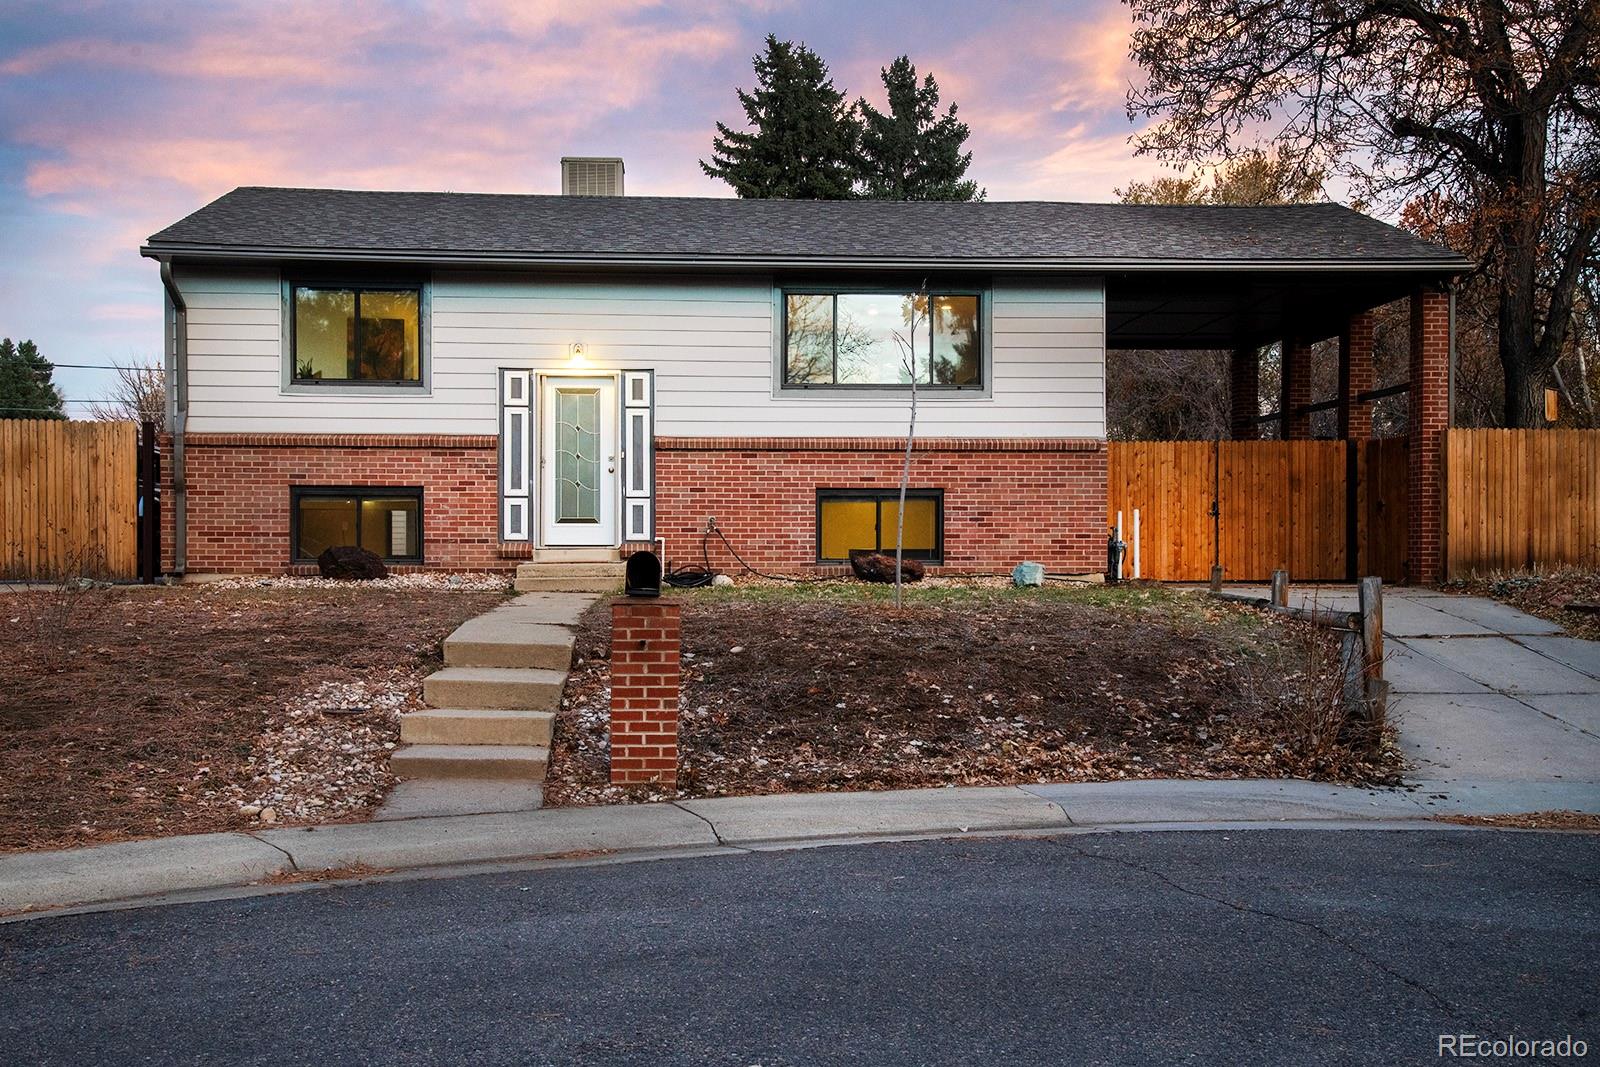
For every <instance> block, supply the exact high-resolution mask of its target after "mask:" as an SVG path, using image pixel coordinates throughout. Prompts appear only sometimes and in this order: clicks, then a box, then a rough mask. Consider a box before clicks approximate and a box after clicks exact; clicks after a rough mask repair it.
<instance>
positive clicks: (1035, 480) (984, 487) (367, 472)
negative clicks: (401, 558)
mask: <svg viewBox="0 0 1600 1067" xmlns="http://www.w3.org/2000/svg"><path fill="white" fill-rule="evenodd" d="M167 447H168V453H167V454H168V456H169V457H170V445H169V446H167ZM903 449H904V441H903V440H900V439H895V438H665V437H664V438H660V439H658V440H657V442H656V531H657V533H658V534H659V535H661V536H663V537H665V538H666V541H667V555H668V558H669V560H670V561H671V562H672V563H674V564H676V565H683V564H689V563H694V564H698V563H699V562H700V561H701V557H700V540H701V536H702V535H703V533H704V532H705V521H706V519H707V518H714V519H716V520H717V525H718V527H719V529H721V530H722V532H723V533H724V534H725V535H726V536H727V538H728V540H729V541H731V542H732V544H733V546H734V548H735V549H736V550H737V551H738V553H739V555H740V556H742V557H743V558H744V559H745V560H747V561H748V562H749V563H750V564H751V566H753V567H756V568H757V569H760V570H772V571H783V572H788V573H811V572H817V571H819V570H828V569H834V568H832V567H826V568H819V566H818V565H817V563H816V554H817V510H816V509H817V490H818V489H882V490H892V489H894V488H896V487H898V486H899V484H900V466H901V463H902V459H903ZM496 457H497V453H496V439H495V438H493V437H487V436H475V437H431V436H430V437H424V436H416V437H395V436H361V435H281V434H209V433H208V434H190V435H189V438H188V485H189V504H188V507H189V545H188V568H187V569H188V571H189V572H190V573H196V574H204V573H216V572H221V573H266V574H272V573H283V572H285V571H303V572H308V573H309V572H312V571H314V569H315V568H314V565H311V564H304V563H301V564H295V563H293V562H292V561H291V559H290V543H289V537H290V515H289V510H290V508H289V490H290V487H291V486H296V485H301V486H393V487H410V486H421V488H422V494H423V519H422V542H423V564H422V566H423V567H426V568H440V569H461V570H499V569H509V568H512V567H514V566H515V565H516V563H517V561H518V560H519V559H525V558H527V556H528V555H529V552H530V548H531V546H529V545H528V544H526V543H520V544H501V543H500V542H499V539H498V506H499V500H498V492H499V489H498V482H497V476H496V463H497V458H496ZM171 467H172V464H171V461H170V458H169V460H168V461H167V462H166V463H165V464H164V465H163V468H164V469H163V477H164V478H166V479H167V484H166V485H165V487H164V493H165V496H164V500H165V504H166V506H165V507H164V508H163V509H162V510H163V521H164V527H165V529H164V532H163V553H164V557H165V558H164V560H163V566H164V567H165V568H167V569H171V568H172V566H173V562H174V557H173V549H174V541H173V537H172V533H173V513H174V510H175V509H174V507H173V496H172V491H171V484H170V478H171ZM911 485H912V488H916V489H940V490H943V494H944V548H945V556H944V563H943V569H944V570H946V571H949V572H956V573H960V572H982V573H1005V572H1008V571H1009V570H1010V569H1011V568H1012V567H1013V566H1015V565H1016V564H1017V563H1018V562H1019V561H1021V560H1023V559H1032V560H1037V561H1038V562H1040V563H1043V564H1044V565H1045V566H1046V567H1047V568H1049V569H1050V570H1052V571H1062V572H1087V571H1097V570H1101V569H1103V567H1104V557H1105V543H1104V542H1105V529H1104V524H1105V521H1106V520H1105V514H1106V452H1105V445H1104V443H1103V442H1100V441H1094V440H1060V439H1032V438H1017V439H996V438H958V439H946V438H941V439H929V440H926V441H920V442H918V443H917V445H916V449H915V451H914V453H913V457H912V468H911ZM709 551H710V556H711V563H712V565H713V566H714V567H717V568H719V569H723V570H728V571H730V572H737V571H739V570H741V569H742V568H741V567H740V565H739V563H738V561H737V560H735V559H734V557H733V555H732V553H730V552H729V551H728V549H727V547H726V546H725V545H723V544H722V542H721V541H720V540H718V539H717V538H712V540H711V542H710V545H709ZM400 569H404V568H403V567H402V568H400Z"/></svg>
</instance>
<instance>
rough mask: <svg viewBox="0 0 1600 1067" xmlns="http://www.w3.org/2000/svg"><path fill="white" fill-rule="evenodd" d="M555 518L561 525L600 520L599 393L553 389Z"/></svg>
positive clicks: (590, 390)
mask: <svg viewBox="0 0 1600 1067" xmlns="http://www.w3.org/2000/svg"><path fill="white" fill-rule="evenodd" d="M555 407H556V411H555V415H556V425H555V431H556V433H555V437H556V455H555V464H556V499H555V506H556V515H555V520H556V521H557V522H562V523H598V522H599V521H600V391H599V390H598V389H557V390H556V404H555Z"/></svg>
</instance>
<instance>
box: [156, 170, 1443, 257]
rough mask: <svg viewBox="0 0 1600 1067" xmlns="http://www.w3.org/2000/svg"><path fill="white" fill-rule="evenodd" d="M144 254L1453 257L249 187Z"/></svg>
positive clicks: (1356, 242) (1194, 211)
mask: <svg viewBox="0 0 1600 1067" xmlns="http://www.w3.org/2000/svg"><path fill="white" fill-rule="evenodd" d="M145 252H146V254H152V255H164V254H173V255H177V256H180V257H181V256H184V255H186V254H187V255H212V256H220V255H225V254H234V255H251V256H273V257H307V256H309V257H319V258H320V257H326V258H334V257H338V258H346V257H355V258H376V259H396V258H405V259H415V260H419V261H433V262H449V261H459V262H480V261H481V262H500V261H505V262H528V263H573V262H593V263H598V264H618V265H630V264H640V265H646V264H651V263H658V264H685V263H689V264H692V263H749V264H760V265H764V266H778V265H784V264H794V265H806V264H812V265H871V264H883V265H907V266H909V265H916V264H927V263H930V262H938V263H949V264H952V265H957V266H960V265H967V266H980V265H981V266H995V267H1002V266H1015V267H1029V266H1034V267H1091V268H1092V267H1112V266H1125V267H1130V268H1147V269H1160V268H1163V267H1177V266H1188V267H1205V266H1217V267H1227V266H1233V267H1247V266H1298V267H1304V268H1315V267H1319V266H1326V267H1361V266H1373V267H1378V266H1382V267H1400V268H1406V269H1421V270H1438V271H1442V272H1449V271H1454V270H1459V269H1461V268H1462V267H1464V266H1466V265H1467V264H1466V262H1465V261H1464V260H1462V259H1461V258H1460V257H1459V256H1457V255H1456V254H1454V253H1453V252H1450V251H1448V250H1446V249H1443V248H1440V247H1438V246H1437V245H1433V244H1430V243H1428V242H1426V241H1422V240H1420V239H1418V238H1416V237H1414V236H1412V235H1410V234H1408V233H1405V232H1404V231H1402V230H1398V229H1396V228H1395V227H1393V226H1390V225H1388V224H1386V223H1383V222H1379V221H1378V220H1376V219H1373V218H1369V217H1367V216H1365V215H1362V214H1359V213H1358V212H1355V211H1351V210H1349V209H1348V208H1345V207H1341V206H1339V205H1337V204H1303V205H1293V206H1287V207H1193V206H1181V207H1172V206H1152V205H1136V204H1076V203H1047V202H1041V201H990V202H986V203H977V204H950V203H896V202H886V201H842V202H841V201H795V200H732V199H713V198H694V197H653V196H630V197H565V196H511V195H499V194H484V193H398V192H358V191H350V190H339V189H279V188H263V187H253V186H251V187H244V188H240V189H235V190H234V191H233V192H231V193H228V194H227V195H225V196H223V197H221V198H220V199H218V200H215V201H213V202H212V203H210V204H208V205H206V206H205V207H203V208H201V209H200V210H199V211H196V212H195V213H194V214H192V215H190V216H188V217H187V218H185V219H183V220H181V221H179V222H176V223H174V224H173V225H171V226H168V227H167V228H166V229H164V230H162V231H161V232H160V233H157V234H155V235H154V236H152V237H151V238H150V240H149V243H148V245H147V246H146V248H145Z"/></svg>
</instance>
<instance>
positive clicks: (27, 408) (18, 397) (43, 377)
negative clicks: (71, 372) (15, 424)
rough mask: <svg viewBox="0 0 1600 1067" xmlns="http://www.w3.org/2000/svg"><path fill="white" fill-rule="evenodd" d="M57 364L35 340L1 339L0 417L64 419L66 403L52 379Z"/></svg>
mask: <svg viewBox="0 0 1600 1067" xmlns="http://www.w3.org/2000/svg"><path fill="white" fill-rule="evenodd" d="M54 372H55V367H54V366H53V365H52V364H51V363H50V361H49V360H47V359H45V358H44V357H43V356H41V355H40V354H39V347H38V346H37V345H35V344H34V343H33V342H32V341H23V342H22V343H21V344H12V343H11V338H9V337H6V338H4V339H0V419H64V418H66V417H67V411H66V405H65V404H63V403H62V401H61V392H60V390H58V389H57V388H56V387H55V385H54V384H52V382H51V381H50V376H51V375H52V374H53V373H54Z"/></svg>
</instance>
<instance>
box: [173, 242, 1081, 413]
mask: <svg viewBox="0 0 1600 1067" xmlns="http://www.w3.org/2000/svg"><path fill="white" fill-rule="evenodd" d="M178 280H179V284H180V285H181V286H182V289H183V292H184V296H185V299H186V300H187V301H188V304H189V309H190V311H189V387H190V422H189V427H190V429H191V430H192V431H194V432H202V433H203V432H276V433H337V432H346V433H348V432H359V433H439V434H464V433H470V434H493V433H496V432H497V415H496V402H497V396H498V392H497V387H496V381H497V379H496V371H497V370H498V369H499V368H500V367H528V368H532V369H537V370H552V371H567V370H568V363H567V351H568V345H570V344H571V343H572V342H574V341H582V342H583V343H584V345H585V347H586V350H587V353H588V360H589V364H590V365H591V366H593V367H595V368H598V369H608V370H609V369H622V368H652V369H654V370H655V371H656V396H657V408H656V412H657V416H656V417H657V422H656V432H657V433H659V434H662V435H666V436H728V435H733V436H761V437H770V436H897V435H900V434H903V433H904V432H905V422H906V415H907V405H906V402H905V400H903V399H898V398H874V397H862V396H859V395H856V396H852V395H843V394H821V393H809V394H805V395H802V396H793V397H791V396H781V395H780V396H774V395H773V331H774V329H775V325H776V324H775V323H774V321H773V320H774V315H773V301H772V288H771V281H770V279H768V278H766V277H758V276H746V277H728V278H724V277H703V278H676V277H666V278H663V277H654V278H653V277H630V278H614V277H612V278H603V279H602V278H577V277H556V278H550V277H543V278H541V277H537V276H531V275H524V276H519V275H515V274H508V273H468V272H440V273H438V274H436V275H435V277H434V283H433V291H432V298H431V355H432V388H431V390H430V392H429V394H428V395H415V394H412V395H393V396H390V395H372V394H365V395H353V394H348V393H347V394H343V395H341V394H338V393H329V394H327V395H317V396H304V395H295V394H290V395H285V394H284V393H283V391H282V388H281V382H282V360H283V353H282V350H281V349H282V339H281V334H282V310H281V308H280V306H279V303H280V295H279V281H278V276H277V274H276V273H273V272H255V273H250V272H230V273H220V272H196V271H183V272H180V273H179V276H178ZM990 310H991V315H990V328H991V332H992V337H991V342H990V344H991V348H992V351H993V363H992V367H991V389H990V395H989V396H977V395H973V394H957V395H952V394H939V393H930V392H925V393H923V394H921V396H920V398H919V404H918V416H917V430H918V433H919V435H922V436H927V437H952V436H960V437H985V436H989V437H1101V436H1104V433H1105V411H1104V396H1105V371H1104V366H1105V361H1104V321H1105V315H1104V296H1103V288H1102V286H1101V284H1100V283H1099V281H1098V280H1096V279H1088V280H1082V279H1079V280H1070V281H1065V282H1062V283H1059V284H1049V285H1045V284H1041V283H1039V282H1037V281H1027V282H1023V281H1020V280H1009V279H1004V278H1001V279H997V280H996V281H995V283H994V287H993V301H992V303H991V309H990Z"/></svg>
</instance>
